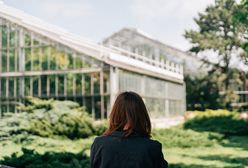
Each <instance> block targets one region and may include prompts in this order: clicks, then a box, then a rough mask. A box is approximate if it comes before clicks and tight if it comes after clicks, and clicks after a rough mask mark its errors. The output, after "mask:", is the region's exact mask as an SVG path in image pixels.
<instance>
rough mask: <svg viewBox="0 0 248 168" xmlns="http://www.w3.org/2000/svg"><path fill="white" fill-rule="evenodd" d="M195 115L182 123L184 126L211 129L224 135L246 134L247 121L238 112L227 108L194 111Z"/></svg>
mask: <svg viewBox="0 0 248 168" xmlns="http://www.w3.org/2000/svg"><path fill="white" fill-rule="evenodd" d="M194 113H195V117H194V118H192V119H189V120H188V121H186V122H185V123H184V128H186V129H193V130H196V131H211V132H217V133H222V134H225V135H248V122H247V121H245V120H243V119H241V118H240V114H239V113H238V112H230V111H227V110H206V111H204V112H199V111H196V112H194Z"/></svg>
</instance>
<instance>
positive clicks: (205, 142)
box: [153, 128, 223, 148]
mask: <svg viewBox="0 0 248 168" xmlns="http://www.w3.org/2000/svg"><path fill="white" fill-rule="evenodd" d="M153 137H154V139H158V140H159V141H160V142H161V143H162V144H163V146H164V147H165V148H173V147H178V148H194V147H211V146H214V145H216V144H217V142H218V141H219V140H221V139H222V138H223V136H222V135H221V134H218V133H210V132H205V133H199V132H196V131H193V130H184V129H182V128H170V129H159V130H155V131H153Z"/></svg>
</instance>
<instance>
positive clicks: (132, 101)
mask: <svg viewBox="0 0 248 168" xmlns="http://www.w3.org/2000/svg"><path fill="white" fill-rule="evenodd" d="M126 127H127V128H126ZM114 131H124V137H128V136H129V135H131V134H132V133H133V132H136V133H139V134H141V135H143V136H146V137H150V136H151V121H150V118H149V115H148V112H147V109H146V106H145V104H144V102H143V100H142V98H141V97H140V96H139V95H138V94H137V93H135V92H122V93H120V94H119V95H118V97H117V98H116V100H115V103H114V106H113V107H112V111H111V113H110V117H109V127H108V129H107V130H106V131H105V133H104V135H111V134H112V133H113V132H114Z"/></svg>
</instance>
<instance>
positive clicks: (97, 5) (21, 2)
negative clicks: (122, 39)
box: [4, 0, 214, 50]
mask: <svg viewBox="0 0 248 168" xmlns="http://www.w3.org/2000/svg"><path fill="white" fill-rule="evenodd" d="M213 2H214V0H4V3H5V4H7V5H10V6H12V7H16V8H18V9H21V10H23V11H25V12H26V13H29V14H32V15H34V16H37V17H39V18H41V19H43V20H45V21H46V22H48V23H52V24H55V25H57V26H60V27H63V28H65V29H66V30H68V31H70V32H72V33H74V34H78V35H80V36H82V37H84V38H87V39H89V40H91V41H94V42H100V41H102V40H103V39H104V38H106V37H108V36H109V35H111V34H112V33H114V32H116V31H118V30H120V29H122V28H123V27H132V28H138V29H140V30H142V31H144V32H146V33H147V34H149V35H150V36H152V37H154V38H155V39H158V40H160V41H162V42H165V43H166V44H169V45H171V46H174V47H176V48H179V49H182V50H187V49H189V47H190V44H189V43H188V42H187V40H185V39H184V37H183V33H184V31H185V30H186V29H187V30H188V29H192V28H193V29H195V28H196V25H195V23H194V21H193V18H194V17H197V14H198V12H202V11H204V9H205V8H206V6H207V5H209V4H211V3H213Z"/></svg>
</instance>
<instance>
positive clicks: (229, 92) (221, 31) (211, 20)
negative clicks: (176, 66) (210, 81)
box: [185, 0, 243, 108]
mask: <svg viewBox="0 0 248 168" xmlns="http://www.w3.org/2000/svg"><path fill="white" fill-rule="evenodd" d="M237 6H238V4H237V2H236V1H235V0H216V1H215V3H214V4H213V5H210V6H208V7H207V8H206V10H205V12H204V13H199V16H198V18H195V22H196V24H197V25H198V28H199V29H198V30H189V31H186V32H185V37H186V38H187V39H189V41H190V42H191V43H192V48H191V51H192V52H194V53H195V54H198V55H200V56H201V59H202V61H203V62H204V63H206V64H207V65H209V67H210V69H211V70H210V71H209V75H211V74H216V77H218V78H217V80H216V82H218V90H221V91H223V92H222V95H223V98H222V99H221V101H222V103H223V104H224V105H225V107H226V108H231V103H232V102H235V101H233V99H234V100H237V99H238V97H237V95H236V94H235V93H234V91H233V88H232V87H231V86H230V84H231V83H233V81H234V80H235V82H234V83H235V84H236V83H237V82H236V80H237V78H236V76H235V75H234V73H233V70H232V68H231V67H230V64H231V62H232V61H233V60H241V59H240V58H242V54H241V53H242V41H243V38H242V36H243V33H242V31H240V28H239V26H237V24H235V23H234V22H233V16H234V15H235V12H236V11H237V8H238V7H237ZM208 53H211V55H215V56H216V61H215V62H213V61H212V60H211V59H210V58H209V57H208V55H209V54H208ZM213 53H214V54H213ZM203 55H204V57H203Z"/></svg>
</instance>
